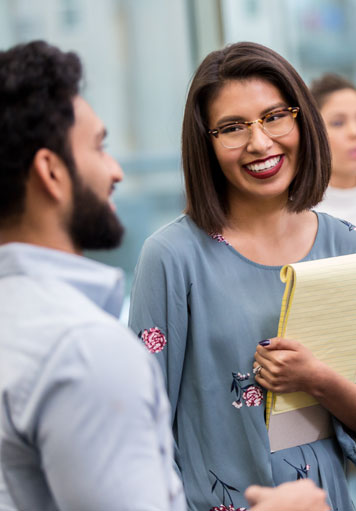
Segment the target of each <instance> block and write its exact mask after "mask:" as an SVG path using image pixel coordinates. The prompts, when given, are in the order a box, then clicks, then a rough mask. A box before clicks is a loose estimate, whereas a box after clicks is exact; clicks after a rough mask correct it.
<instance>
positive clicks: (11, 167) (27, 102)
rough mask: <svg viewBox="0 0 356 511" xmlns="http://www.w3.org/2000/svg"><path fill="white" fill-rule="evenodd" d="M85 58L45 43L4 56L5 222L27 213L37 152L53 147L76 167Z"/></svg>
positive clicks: (0, 196)
mask: <svg viewBox="0 0 356 511" xmlns="http://www.w3.org/2000/svg"><path fill="white" fill-rule="evenodd" d="M81 77H82V66H81V62H80V59H79V57H78V56H77V55H76V54H75V53H72V52H68V53H64V52H62V51H61V50H59V49H58V48H56V47H54V46H51V45H49V44H47V43H46V42H44V41H33V42H30V43H28V44H20V45H17V46H15V47H13V48H11V49H9V50H7V51H1V52H0V133H1V139H0V223H1V222H4V221H5V222H6V221H7V219H9V217H12V216H14V215H18V214H21V213H22V212H23V208H24V200H25V190H26V180H27V178H28V175H29V170H30V167H31V163H32V161H33V158H34V156H35V154H36V152H37V151H38V150H39V149H41V148H47V149H50V150H52V151H53V152H55V153H56V154H57V155H58V156H59V157H60V158H61V159H62V160H63V162H64V163H65V164H66V166H67V167H68V170H69V172H74V169H75V165H74V161H73V157H72V151H71V147H70V144H69V141H68V132H69V128H70V127H71V126H72V125H73V123H74V110H73V98H74V97H75V96H76V95H77V94H78V93H79V88H80V81H81Z"/></svg>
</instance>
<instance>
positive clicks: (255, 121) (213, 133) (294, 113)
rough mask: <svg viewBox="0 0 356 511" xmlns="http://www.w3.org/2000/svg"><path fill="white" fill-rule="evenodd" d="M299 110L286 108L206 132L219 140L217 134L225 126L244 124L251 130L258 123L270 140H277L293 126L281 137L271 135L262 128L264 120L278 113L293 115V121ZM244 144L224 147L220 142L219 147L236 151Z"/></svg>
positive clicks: (290, 107) (291, 107) (296, 107)
mask: <svg viewBox="0 0 356 511" xmlns="http://www.w3.org/2000/svg"><path fill="white" fill-rule="evenodd" d="M299 110H300V108H299V106H288V107H286V108H280V109H279V110H275V111H274V112H269V113H268V114H266V115H263V116H262V117H261V118H260V119H256V120H254V121H232V122H229V123H227V124H226V125H225V126H221V127H220V128H213V129H209V130H208V133H209V135H213V136H214V137H215V138H219V134H220V131H221V130H222V129H224V128H226V126H233V125H235V124H244V125H245V126H247V127H248V128H250V129H251V126H252V125H253V124H256V123H259V124H260V125H261V128H262V129H263V131H264V132H265V133H266V134H267V135H268V136H269V137H271V138H278V137H283V136H284V135H287V134H288V133H290V132H291V131H292V129H293V126H294V124H293V126H292V128H291V130H290V131H287V132H286V133H282V135H271V134H270V133H269V132H268V130H267V129H266V128H265V127H264V125H263V123H264V121H265V119H268V117H271V116H272V115H275V114H278V113H280V112H286V111H288V112H291V113H292V115H293V120H294V119H295V118H296V117H297V115H298V112H299ZM244 144H245V142H244V143H243V144H241V145H238V146H234V147H230V148H229V147H226V146H224V144H223V143H222V142H221V145H222V146H223V147H226V149H237V148H238V147H242V146H243V145H244Z"/></svg>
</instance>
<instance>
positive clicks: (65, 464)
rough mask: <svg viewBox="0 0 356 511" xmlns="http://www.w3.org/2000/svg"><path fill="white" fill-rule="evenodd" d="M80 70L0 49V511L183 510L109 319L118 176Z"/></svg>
mask: <svg viewBox="0 0 356 511" xmlns="http://www.w3.org/2000/svg"><path fill="white" fill-rule="evenodd" d="M81 77H82V69H81V63H80V60H79V58H78V56H77V55H76V54H74V53H71V52H69V53H63V52H62V51H60V50H59V49H58V48H56V47H54V46H50V45H48V44H46V43H45V42H41V41H35V42H32V43H29V44H25V45H19V46H16V47H14V48H12V49H9V50H7V51H1V52H0V127H1V133H2V137H1V142H0V330H1V336H0V375H1V378H0V397H1V401H0V406H1V408H0V410H1V415H0V417H1V428H0V448H1V470H0V509H1V510H2V511H5V510H6V511H12V510H15V509H16V510H21V511H24V510H27V511H55V510H56V511H62V510H63V511H64V510H65V511H68V510H72V511H120V510H122V511H123V510H128V509H130V510H137V511H143V510H155V511H156V510H157V511H184V510H185V498H184V494H183V489H182V485H181V482H180V481H179V478H178V477H177V475H176V473H175V471H174V469H173V466H172V456H173V453H172V440H171V430H170V420H169V417H170V411H169V410H170V409H169V403H168V399H167V397H166V393H165V391H164V387H163V382H162V377H161V372H160V369H159V367H158V365H157V364H156V361H155V360H153V359H152V358H150V357H149V356H148V354H147V353H146V351H145V350H144V349H143V347H142V346H140V345H139V343H138V342H137V340H136V339H135V337H134V336H133V335H132V333H131V332H129V330H128V329H127V328H125V327H123V326H122V325H121V324H120V323H119V321H117V316H118V314H119V312H120V302H121V298H122V291H123V287H122V273H121V271H120V270H117V269H114V268H111V267H108V266H105V265H103V264H101V263H97V262H94V261H92V260H89V259H87V258H84V257H82V252H83V250H85V249H93V248H96V249H104V248H105V249H108V248H113V247H116V246H117V245H118V244H119V243H120V240H121V237H122V232H123V229H122V226H121V224H120V222H119V220H118V218H117V216H116V214H115V211H114V207H113V203H112V193H113V190H114V187H115V185H116V184H117V183H118V182H120V181H121V180H122V177H123V173H122V170H121V168H120V167H119V165H118V164H117V163H116V161H115V160H114V159H113V158H112V157H111V156H110V155H109V154H108V153H107V152H106V150H105V149H104V141H105V136H106V129H105V126H104V124H103V123H102V121H101V120H100V119H99V118H98V117H97V115H96V114H95V112H94V111H93V110H92V109H91V107H90V106H89V104H88V103H87V102H86V101H85V100H84V99H83V98H82V97H81V96H80V90H79V89H80V81H81Z"/></svg>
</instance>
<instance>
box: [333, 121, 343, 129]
mask: <svg viewBox="0 0 356 511" xmlns="http://www.w3.org/2000/svg"><path fill="white" fill-rule="evenodd" d="M344 124H345V123H344V121H341V120H340V121H331V122H330V123H329V125H330V126H331V127H333V128H341V127H342V126H344Z"/></svg>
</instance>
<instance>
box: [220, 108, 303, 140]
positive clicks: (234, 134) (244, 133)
mask: <svg viewBox="0 0 356 511" xmlns="http://www.w3.org/2000/svg"><path fill="white" fill-rule="evenodd" d="M259 124H260V123H259ZM293 125H294V116H293V113H292V112H289V111H282V112H276V113H275V114H274V113H272V114H271V115H268V116H267V117H265V118H264V119H263V121H262V128H263V130H264V131H265V133H267V135H270V136H272V137H281V136H283V135H287V134H288V133H289V132H290V131H291V130H292V128H293ZM249 132H250V128H249V127H248V126H247V125H246V124H238V123H235V124H230V125H228V126H224V127H223V128H222V129H221V130H220V132H219V138H220V142H221V143H222V145H223V146H224V147H226V148H231V149H232V148H236V147H240V146H242V145H244V144H245V143H246V142H247V140H248V139H249V136H250V133H249Z"/></svg>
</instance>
